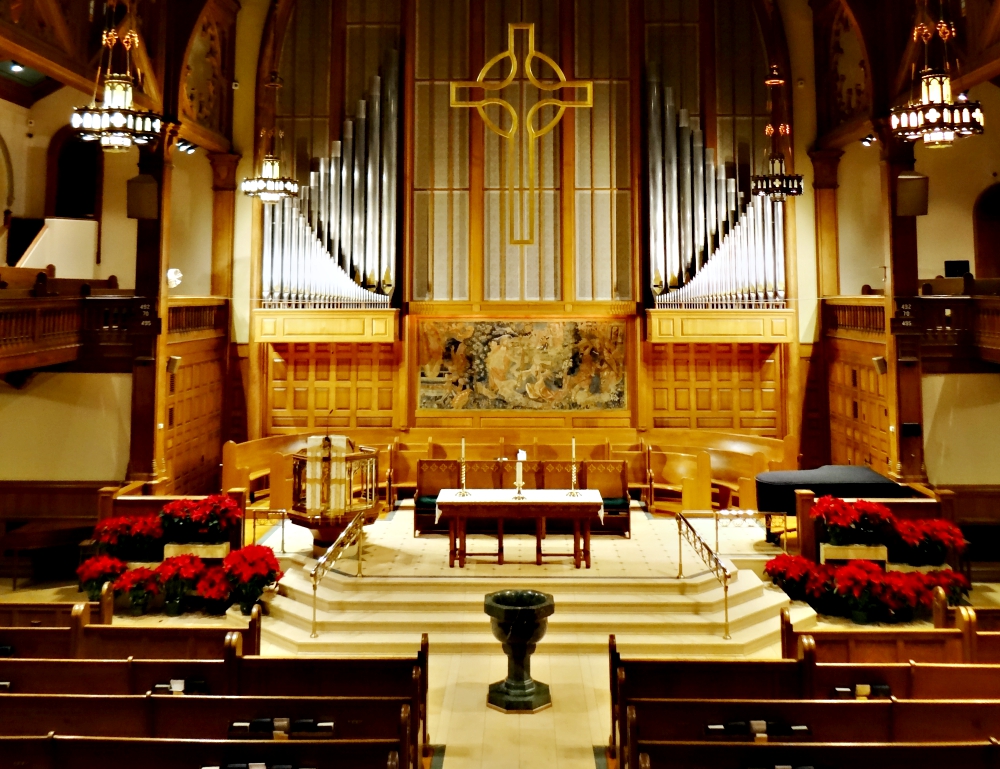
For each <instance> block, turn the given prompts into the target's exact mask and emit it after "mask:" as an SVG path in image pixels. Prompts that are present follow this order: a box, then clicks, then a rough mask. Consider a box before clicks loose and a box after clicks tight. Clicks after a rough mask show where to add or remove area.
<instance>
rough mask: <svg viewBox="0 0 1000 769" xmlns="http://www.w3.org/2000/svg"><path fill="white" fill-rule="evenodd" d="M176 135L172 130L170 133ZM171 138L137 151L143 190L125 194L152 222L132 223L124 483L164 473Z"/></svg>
mask: <svg viewBox="0 0 1000 769" xmlns="http://www.w3.org/2000/svg"><path fill="white" fill-rule="evenodd" d="M174 131H176V129H174ZM173 139H174V135H173V133H171V134H170V135H168V136H167V137H166V138H164V139H163V140H162V141H159V142H157V143H156V145H155V146H153V147H152V148H150V147H149V146H148V145H147V146H144V147H140V148H139V174H140V176H141V177H145V178H146V180H147V182H148V185H143V186H142V188H141V189H139V188H138V185H131V184H130V187H131V189H130V190H129V194H130V195H133V196H134V195H139V196H142V195H150V196H151V195H154V194H155V196H156V199H155V201H153V207H154V210H155V211H156V213H157V214H158V216H157V217H156V218H146V219H138V221H137V228H136V229H137V236H136V254H135V257H136V258H135V295H136V297H141V301H140V302H139V303H138V304H139V317H138V318H137V319H136V321H135V323H134V325H133V328H132V329H131V336H132V351H133V353H132V354H133V363H132V431H131V435H130V437H129V462H128V478H129V480H133V481H136V480H142V481H152V480H156V479H157V478H159V477H160V476H162V475H163V474H164V473H165V472H166V467H165V464H164V460H163V457H164V453H165V451H164V440H163V438H164V431H163V403H164V396H165V393H164V392H163V387H162V385H163V383H164V382H165V380H166V354H165V348H166V334H167V313H168V309H167V291H166V280H165V272H166V271H165V269H164V266H165V264H166V254H167V248H168V242H167V241H168V238H169V232H170V184H171V172H172V169H173V165H172V163H171V162H170V160H169V158H170V148H171V145H172V144H173ZM133 202H135V201H133Z"/></svg>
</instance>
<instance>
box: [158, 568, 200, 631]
mask: <svg viewBox="0 0 1000 769" xmlns="http://www.w3.org/2000/svg"><path fill="white" fill-rule="evenodd" d="M204 573H205V564H204V563H202V560H201V558H199V557H198V556H196V555H175V556H173V557H171V558H167V559H166V560H164V561H163V563H161V564H160V565H159V566H157V567H156V575H157V577H158V578H159V581H160V585H161V586H162V588H163V597H164V604H163V610H164V611H165V612H166V613H167V614H169V615H170V616H172V617H176V616H177V615H179V614H181V613H183V611H184V601H185V599H186V598H187V595H188V593H189V592H190V591H191V590H194V588H195V586H196V585H197V584H198V580H199V579H201V577H202V575H203V574H204Z"/></svg>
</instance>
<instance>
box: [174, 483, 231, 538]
mask: <svg viewBox="0 0 1000 769" xmlns="http://www.w3.org/2000/svg"><path fill="white" fill-rule="evenodd" d="M242 519H243V511H242V510H241V509H240V506H239V503H238V502H237V501H236V500H235V499H233V498H232V497H230V496H229V495H228V494H213V495H211V496H208V497H204V498H202V499H177V500H174V501H173V502H170V503H168V504H166V505H164V506H163V510H162V511H161V512H160V520H161V521H162V522H163V526H164V528H165V529H166V531H167V538H168V539H169V540H170V541H172V542H225V541H226V540H227V539H228V538H229V534H230V532H232V530H233V529H234V528H236V527H237V526H239V524H240V521H241V520H242Z"/></svg>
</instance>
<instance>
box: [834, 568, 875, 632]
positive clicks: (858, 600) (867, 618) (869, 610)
mask: <svg viewBox="0 0 1000 769" xmlns="http://www.w3.org/2000/svg"><path fill="white" fill-rule="evenodd" d="M882 573H883V572H882V569H880V568H879V567H878V566H876V565H875V564H874V563H871V562H870V561H852V562H851V563H849V564H847V565H846V566H842V567H840V568H839V569H837V570H836V572H835V573H834V578H833V581H834V590H835V592H836V594H837V595H838V596H841V597H843V598H844V600H845V601H846V603H847V608H848V611H850V617H851V620H853V621H854V622H856V623H857V624H859V625H864V624H867V623H869V622H872V621H873V620H874V619H875V614H876V611H877V608H878V606H877V605H878V600H877V598H876V595H875V593H874V592H873V587H874V583H876V582H877V580H878V578H879V575H881V574H882Z"/></svg>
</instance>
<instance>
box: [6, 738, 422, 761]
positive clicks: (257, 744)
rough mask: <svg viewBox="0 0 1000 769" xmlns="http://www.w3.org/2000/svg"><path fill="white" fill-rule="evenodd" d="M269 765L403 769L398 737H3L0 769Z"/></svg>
mask: <svg viewBox="0 0 1000 769" xmlns="http://www.w3.org/2000/svg"><path fill="white" fill-rule="evenodd" d="M255 764H266V765H267V766H268V767H270V768H271V769H273V768H274V767H277V766H287V767H311V768H312V769H404V768H405V767H406V764H405V763H402V762H401V761H400V742H399V740H398V739H368V740H337V741H331V740H295V741H291V740H288V741H286V740H282V741H270V742H268V741H261V740H181V739H135V738H126V737H118V738H113V737H74V736H62V735H52V736H47V737H0V769H13V768H14V767H19V768H20V769H23V768H24V767H30V768H31V769H66V767H75V768H76V769H136V767H142V768H143V769H178V767H192V768H195V769H196V768H197V767H207V766H213V767H221V768H222V769H225V767H235V766H239V767H247V766H253V765H255Z"/></svg>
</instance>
